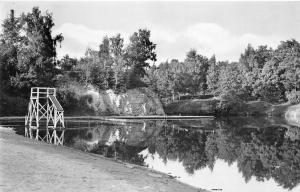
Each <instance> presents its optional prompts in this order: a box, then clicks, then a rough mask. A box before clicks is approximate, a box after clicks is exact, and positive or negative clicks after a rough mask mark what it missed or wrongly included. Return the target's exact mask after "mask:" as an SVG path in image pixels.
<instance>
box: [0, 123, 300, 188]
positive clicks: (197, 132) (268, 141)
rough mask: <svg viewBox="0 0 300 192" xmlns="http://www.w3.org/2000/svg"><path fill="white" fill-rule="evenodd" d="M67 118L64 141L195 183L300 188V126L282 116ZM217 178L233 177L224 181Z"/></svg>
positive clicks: (18, 130)
mask: <svg viewBox="0 0 300 192" xmlns="http://www.w3.org/2000/svg"><path fill="white" fill-rule="evenodd" d="M66 123H67V125H68V127H72V128H74V129H67V130H66V131H65V132H64V145H66V146H69V147H73V148H76V149H80V150H83V151H87V152H92V153H97V154H101V155H104V156H106V157H110V158H114V159H118V160H121V161H124V162H129V163H134V164H138V165H142V166H147V167H149V168H153V169H156V170H158V171H162V172H165V173H167V174H168V173H170V174H171V175H173V176H175V177H177V179H179V180H181V181H183V182H185V183H188V184H191V185H194V186H196V187H201V188H207V189H213V188H218V189H222V190H223V191H251V190H252V191H253V190H254V189H257V188H258V187H259V190H255V191H266V190H267V191H299V183H300V128H299V127H294V126H290V125H287V124H286V123H285V121H284V120H282V119H274V118H273V119H268V118H230V119H217V120H209V119H200V120H181V121H176V120H170V121H164V120H156V121H155V120H140V121H138V122H105V121H96V120H92V119H91V120H87V119H85V120H84V121H83V120H82V119H70V120H67V122H66ZM0 125H5V126H8V127H14V130H15V132H16V133H17V134H20V135H24V121H22V120H20V119H19V120H14V119H8V120H3V119H2V120H0ZM82 127H90V128H86V129H82ZM40 134H41V136H43V134H45V132H43V131H40ZM174 167H175V168H176V169H174ZM224 173H225V174H226V175H224ZM222 175H224V176H222ZM217 178H220V179H222V180H224V179H226V178H232V179H231V180H229V181H227V183H224V182H222V180H221V181H220V180H218V179H217ZM233 178H236V179H233ZM263 184H264V185H263ZM232 186H234V187H235V188H233V187H232ZM263 187H266V190H264V189H263Z"/></svg>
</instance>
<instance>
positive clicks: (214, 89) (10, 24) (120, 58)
mask: <svg viewBox="0 0 300 192" xmlns="http://www.w3.org/2000/svg"><path fill="white" fill-rule="evenodd" d="M53 26H54V22H53V16H52V14H51V13H48V12H46V13H44V14H43V13H42V12H41V11H40V10H39V8H37V7H34V8H33V9H32V11H31V12H29V13H22V14H21V15H20V16H17V17H16V16H15V15H14V12H13V10H12V11H11V13H10V15H9V16H8V17H7V18H6V19H5V20H4V21H3V23H2V32H1V35H0V71H1V72H0V73H1V103H6V105H7V106H9V105H11V102H14V100H16V99H9V98H11V96H14V97H16V96H19V97H20V98H21V99H20V100H19V101H20V102H19V103H22V102H23V101H22V98H26V97H27V96H28V93H29V90H30V87H33V86H51V87H59V88H61V89H62V92H64V93H63V94H69V97H68V98H67V100H69V99H71V98H70V97H71V96H72V93H70V92H69V91H68V89H69V88H68V87H70V86H69V85H74V86H75V87H76V86H83V87H84V86H85V87H86V86H89V85H92V86H93V87H95V88H97V89H98V90H107V89H113V90H114V91H116V92H124V91H126V90H127V89H131V88H136V87H145V86H148V87H150V88H151V89H153V90H154V91H155V92H156V93H157V94H158V95H159V96H160V97H161V98H168V97H173V98H175V97H176V98H178V97H180V96H181V97H182V96H187V95H189V96H196V95H206V94H211V95H215V96H220V95H222V94H228V93H229V94H231V95H232V94H234V95H235V96H237V97H238V98H240V99H242V100H245V101H248V100H257V99H262V100H266V101H270V102H275V103H276V102H285V101H288V100H289V101H291V102H294V103H297V102H299V100H300V99H299V95H297V91H298V90H300V80H299V79H300V44H299V42H297V41H296V40H287V41H283V42H281V44H280V45H279V46H278V47H277V48H276V49H272V48H269V47H267V46H259V47H258V48H256V49H255V48H253V47H252V46H251V45H249V46H248V47H247V48H246V50H245V51H244V53H243V54H241V57H240V59H239V62H227V61H217V59H216V58H215V56H212V57H211V58H207V57H205V56H203V55H201V54H199V53H197V51H196V50H190V51H189V52H188V53H187V55H186V58H185V60H184V61H182V62H180V61H178V60H176V59H173V60H171V61H166V62H163V63H160V64H159V65H151V64H153V63H155V61H156V52H155V48H156V44H155V43H153V42H152V41H151V40H150V31H149V30H147V29H139V30H138V31H137V32H135V33H133V34H132V35H131V36H130V39H129V43H128V44H126V45H125V44H124V39H123V38H122V37H121V35H120V34H117V35H115V36H112V37H104V38H103V40H102V41H101V42H100V45H99V48H98V49H96V50H93V49H87V51H86V53H85V55H84V56H83V57H82V58H80V59H76V58H71V57H69V56H68V55H66V56H64V57H63V58H62V59H60V60H57V57H56V47H57V46H59V45H60V43H61V42H62V41H63V36H62V34H58V35H53V34H52V28H53ZM62 98H64V97H63V96H62ZM7 101H9V102H7ZM10 101H11V102H10ZM4 108H5V107H4ZM2 109H3V107H2Z"/></svg>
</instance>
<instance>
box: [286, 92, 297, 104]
mask: <svg viewBox="0 0 300 192" xmlns="http://www.w3.org/2000/svg"><path fill="white" fill-rule="evenodd" d="M286 98H287V99H288V101H289V103H290V104H298V103H300V91H296V90H295V89H294V90H292V91H290V92H286Z"/></svg>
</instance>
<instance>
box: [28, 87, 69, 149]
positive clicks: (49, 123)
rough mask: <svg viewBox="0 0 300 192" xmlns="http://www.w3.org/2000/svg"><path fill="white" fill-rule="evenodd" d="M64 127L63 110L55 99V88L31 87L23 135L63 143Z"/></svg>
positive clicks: (57, 143)
mask: <svg viewBox="0 0 300 192" xmlns="http://www.w3.org/2000/svg"><path fill="white" fill-rule="evenodd" d="M64 129H65V124H64V110H63V108H62V107H61V105H60V103H59V102H58V100H57V99H56V89H55V88H48V87H32V88H31V93H30V101H29V104H28V114H27V116H25V136H26V137H30V138H35V139H36V140H43V141H46V142H49V143H54V144H56V145H59V144H61V145H63V141H64ZM40 131H41V132H43V133H40Z"/></svg>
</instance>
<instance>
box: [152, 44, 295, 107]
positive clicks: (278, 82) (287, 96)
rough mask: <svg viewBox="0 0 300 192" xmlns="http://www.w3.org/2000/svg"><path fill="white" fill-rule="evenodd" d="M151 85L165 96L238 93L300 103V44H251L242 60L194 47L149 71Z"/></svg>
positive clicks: (256, 97) (249, 97)
mask: <svg viewBox="0 0 300 192" xmlns="http://www.w3.org/2000/svg"><path fill="white" fill-rule="evenodd" d="M149 79H150V85H151V86H152V88H153V89H154V90H156V91H157V92H158V93H159V95H160V96H162V97H170V96H174V95H186V94H189V95H197V94H207V93H210V94H213V95H215V96H220V95H222V94H224V93H227V92H234V93H235V94H236V95H237V96H238V97H239V98H240V99H242V100H244V101H249V100H257V99H261V100H265V101H268V102H274V103H278V102H284V101H287V100H290V101H291V102H294V103H297V102H299V92H297V91H299V90H300V44H299V42H297V41H296V40H287V41H282V42H281V43H280V45H279V46H278V47H277V49H275V50H273V49H271V48H268V47H267V46H259V47H258V48H257V49H255V48H253V47H252V46H251V45H248V47H247V48H246V50H245V52H244V53H242V54H241V56H240V60H239V62H228V61H218V62H217V61H216V58H215V56H212V57H211V58H210V59H208V58H206V57H204V56H201V55H199V54H197V53H196V51H195V50H191V51H190V52H188V53H187V56H186V59H185V61H184V62H179V61H177V60H172V61H171V62H165V63H161V64H160V65H159V66H153V67H152V69H150V70H149Z"/></svg>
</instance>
